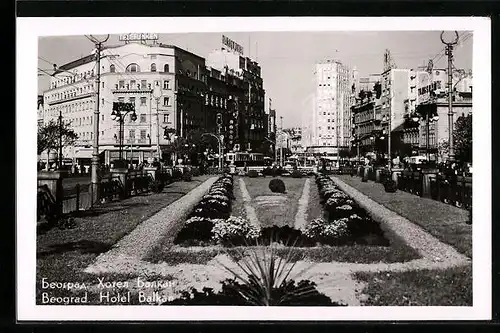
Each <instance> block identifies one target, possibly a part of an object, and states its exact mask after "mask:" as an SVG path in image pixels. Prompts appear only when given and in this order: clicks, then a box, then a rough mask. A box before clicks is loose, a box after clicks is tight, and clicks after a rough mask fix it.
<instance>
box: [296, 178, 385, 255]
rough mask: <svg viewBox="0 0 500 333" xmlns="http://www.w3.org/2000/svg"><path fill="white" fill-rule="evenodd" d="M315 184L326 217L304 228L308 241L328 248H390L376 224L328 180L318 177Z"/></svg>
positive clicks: (315, 220)
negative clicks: (362, 246) (314, 241)
mask: <svg viewBox="0 0 500 333" xmlns="http://www.w3.org/2000/svg"><path fill="white" fill-rule="evenodd" d="M316 184H317V185H318V191H319V195H320V198H321V202H322V204H323V207H324V209H325V213H326V214H325V217H324V218H317V219H314V220H313V221H311V222H310V223H309V224H308V225H307V226H306V227H305V229H304V230H303V233H304V234H305V235H306V236H307V237H309V238H313V239H316V240H317V241H319V242H320V243H323V244H329V245H347V244H368V245H382V246H388V245H389V241H388V240H387V239H386V238H385V237H384V234H383V231H382V230H381V229H380V226H379V224H378V223H377V222H375V221H373V220H372V219H371V218H370V217H369V216H368V214H367V213H366V211H365V210H364V209H363V208H361V207H359V206H358V205H357V204H356V202H354V200H352V199H351V198H350V197H349V196H348V195H347V194H345V193H344V192H343V191H342V190H340V189H339V188H338V187H337V186H335V184H334V182H333V181H332V180H331V179H330V177H328V176H326V175H323V174H317V175H316Z"/></svg>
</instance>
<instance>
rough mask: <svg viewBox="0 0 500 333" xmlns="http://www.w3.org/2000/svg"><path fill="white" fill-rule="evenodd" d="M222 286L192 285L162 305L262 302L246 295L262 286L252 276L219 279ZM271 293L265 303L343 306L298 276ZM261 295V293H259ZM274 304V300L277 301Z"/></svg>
mask: <svg viewBox="0 0 500 333" xmlns="http://www.w3.org/2000/svg"><path fill="white" fill-rule="evenodd" d="M221 284H222V288H221V290H220V291H218V292H217V293H215V292H214V290H213V289H212V288H207V287H205V288H203V289H202V291H198V290H197V289H195V288H192V289H191V290H190V291H185V292H183V293H182V295H181V297H179V298H177V299H174V300H172V301H168V302H165V303H162V305H228V306H231V305H232V306H235V305H243V306H251V305H262V304H261V303H262V301H263V300H262V299H261V298H257V299H256V298H255V297H247V296H250V295H252V296H254V293H255V291H256V290H259V291H260V290H261V289H262V286H261V285H259V284H258V282H257V281H256V278H255V277H253V276H252V277H249V278H248V283H240V282H238V281H236V279H226V280H224V281H222V282H221ZM271 291H272V292H271V293H270V295H269V297H270V301H271V302H269V301H267V303H270V304H268V305H280V306H294V305H295V306H319V305H323V306H344V305H343V304H339V303H336V302H333V301H332V300H331V299H330V298H329V297H328V296H326V295H324V294H321V293H320V292H319V291H318V290H317V289H316V284H315V283H314V282H312V281H309V280H301V281H299V282H298V283H296V282H295V281H293V280H287V281H286V282H285V283H283V284H282V285H280V286H279V287H277V288H276V287H274V288H272V290H271ZM259 296H260V295H259ZM278 301H279V303H277V304H275V303H276V302H278Z"/></svg>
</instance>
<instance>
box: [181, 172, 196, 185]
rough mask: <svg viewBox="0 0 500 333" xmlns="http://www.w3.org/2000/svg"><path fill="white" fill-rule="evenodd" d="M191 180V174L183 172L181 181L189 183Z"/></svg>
mask: <svg viewBox="0 0 500 333" xmlns="http://www.w3.org/2000/svg"><path fill="white" fill-rule="evenodd" d="M192 179H193V175H192V174H191V171H189V170H184V173H183V174H182V180H183V181H185V182H190V181H191V180H192Z"/></svg>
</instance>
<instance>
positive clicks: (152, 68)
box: [151, 63, 156, 72]
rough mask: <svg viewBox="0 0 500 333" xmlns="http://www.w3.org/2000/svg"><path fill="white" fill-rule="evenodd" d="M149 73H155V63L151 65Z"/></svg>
mask: <svg viewBox="0 0 500 333" xmlns="http://www.w3.org/2000/svg"><path fill="white" fill-rule="evenodd" d="M151 72H156V64H155V63H152V64H151Z"/></svg>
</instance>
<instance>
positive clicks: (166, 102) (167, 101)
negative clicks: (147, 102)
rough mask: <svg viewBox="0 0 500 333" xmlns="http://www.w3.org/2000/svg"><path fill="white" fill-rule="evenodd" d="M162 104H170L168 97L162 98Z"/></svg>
mask: <svg viewBox="0 0 500 333" xmlns="http://www.w3.org/2000/svg"><path fill="white" fill-rule="evenodd" d="M163 105H164V106H170V97H164V98H163Z"/></svg>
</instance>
